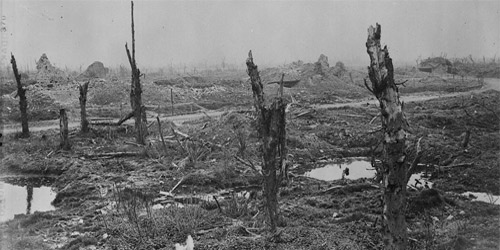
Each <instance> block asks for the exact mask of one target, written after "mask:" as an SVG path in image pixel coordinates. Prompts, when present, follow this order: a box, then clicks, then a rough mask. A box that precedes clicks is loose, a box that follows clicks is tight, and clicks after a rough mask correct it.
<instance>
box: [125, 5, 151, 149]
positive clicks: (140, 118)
mask: <svg viewBox="0 0 500 250" xmlns="http://www.w3.org/2000/svg"><path fill="white" fill-rule="evenodd" d="M130 5H131V17H132V54H130V51H129V49H128V45H127V44H126V43H125V50H126V52H127V57H128V61H129V63H130V67H131V68H132V86H131V89H130V105H131V106H132V111H133V112H134V117H135V131H136V134H135V138H136V142H137V143H138V144H142V145H144V144H146V134H147V126H146V124H144V123H145V122H146V119H145V118H146V109H145V108H144V106H142V89H141V81H140V76H141V71H140V70H139V69H138V68H137V64H136V61H135V30H134V1H131V2H130Z"/></svg>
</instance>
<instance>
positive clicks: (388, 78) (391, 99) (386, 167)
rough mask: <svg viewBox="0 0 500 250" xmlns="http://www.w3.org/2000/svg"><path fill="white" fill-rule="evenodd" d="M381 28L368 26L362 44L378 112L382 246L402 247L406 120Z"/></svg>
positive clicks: (403, 240) (406, 167)
mask: <svg viewBox="0 0 500 250" xmlns="http://www.w3.org/2000/svg"><path fill="white" fill-rule="evenodd" d="M380 36H381V28H380V25H379V24H377V25H376V28H374V27H373V26H370V28H368V39H367V42H366V48H367V52H368V55H369V56H370V67H368V75H369V78H370V81H371V83H372V85H371V88H370V87H369V86H368V84H367V83H366V81H365V85H366V87H367V88H368V89H369V90H370V91H371V92H372V93H373V94H374V95H375V97H377V99H378V101H379V103H380V112H381V114H382V128H383V133H384V138H383V159H382V163H383V164H382V165H383V166H382V174H383V204H384V208H383V220H382V221H383V222H382V231H383V237H384V244H385V246H386V247H385V249H406V246H407V239H408V235H407V231H406V230H407V228H406V220H405V212H406V184H407V182H408V178H407V171H408V164H407V159H406V152H405V143H406V135H407V129H408V123H407V121H406V118H405V115H404V113H403V103H401V101H400V100H399V92H398V87H397V85H396V83H395V81H394V68H393V65H392V59H391V58H390V57H389V51H388V50H387V46H385V47H384V49H382V48H381V46H380Z"/></svg>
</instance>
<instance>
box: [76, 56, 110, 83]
mask: <svg viewBox="0 0 500 250" xmlns="http://www.w3.org/2000/svg"><path fill="white" fill-rule="evenodd" d="M108 73H109V69H108V68H106V67H104V64H103V63H102V62H99V61H95V62H93V63H92V64H90V65H89V66H88V67H87V69H86V70H85V71H84V72H83V73H82V74H80V75H79V76H78V77H77V80H83V79H89V78H104V77H106V75H107V74H108Z"/></svg>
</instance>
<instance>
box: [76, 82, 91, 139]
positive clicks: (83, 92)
mask: <svg viewBox="0 0 500 250" xmlns="http://www.w3.org/2000/svg"><path fill="white" fill-rule="evenodd" d="M78 89H79V90H80V97H79V98H78V100H80V126H81V130H82V132H83V133H87V132H88V131H89V122H88V121H87V108H86V107H87V91H88V89H89V81H87V82H85V83H84V84H83V85H81V84H78Z"/></svg>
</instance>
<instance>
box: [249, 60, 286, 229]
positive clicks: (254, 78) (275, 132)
mask: <svg viewBox="0 0 500 250" xmlns="http://www.w3.org/2000/svg"><path fill="white" fill-rule="evenodd" d="M246 64H247V72H248V75H249V76H250V83H251V85H252V92H253V97H254V106H255V111H256V112H257V126H258V127H257V131H258V133H259V136H260V139H261V150H262V157H263V161H264V163H263V167H262V175H263V178H264V179H263V192H264V197H265V206H266V211H267V215H268V218H269V225H270V228H271V231H272V232H275V231H276V227H277V224H278V218H279V214H278V189H279V185H280V184H281V179H282V177H283V175H284V171H283V168H282V167H283V166H284V163H285V157H286V144H285V141H286V129H285V127H286V113H285V109H286V102H285V100H284V98H283V97H282V95H281V96H280V97H278V98H276V99H274V100H273V102H272V103H271V104H270V105H266V104H265V100H264V92H263V86H262V82H261V80H260V76H259V71H258V68H257V65H255V64H254V63H253V58H252V51H250V52H249V53H248V59H247V61H246ZM281 86H283V78H282V81H281Z"/></svg>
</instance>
